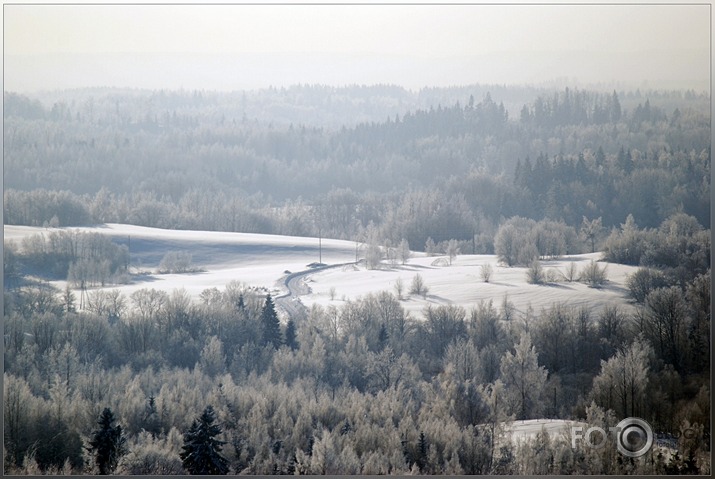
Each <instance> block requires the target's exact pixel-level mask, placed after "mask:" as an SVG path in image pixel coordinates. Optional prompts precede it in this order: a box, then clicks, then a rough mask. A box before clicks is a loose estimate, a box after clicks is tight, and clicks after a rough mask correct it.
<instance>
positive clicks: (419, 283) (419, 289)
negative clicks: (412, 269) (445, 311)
mask: <svg viewBox="0 0 715 479" xmlns="http://www.w3.org/2000/svg"><path fill="white" fill-rule="evenodd" d="M428 292H429V288H428V287H427V285H426V284H425V281H424V279H422V276H421V275H420V274H419V273H417V274H415V275H414V276H413V277H412V283H410V294H418V295H420V296H422V297H423V298H424V297H426V296H427V293H428Z"/></svg>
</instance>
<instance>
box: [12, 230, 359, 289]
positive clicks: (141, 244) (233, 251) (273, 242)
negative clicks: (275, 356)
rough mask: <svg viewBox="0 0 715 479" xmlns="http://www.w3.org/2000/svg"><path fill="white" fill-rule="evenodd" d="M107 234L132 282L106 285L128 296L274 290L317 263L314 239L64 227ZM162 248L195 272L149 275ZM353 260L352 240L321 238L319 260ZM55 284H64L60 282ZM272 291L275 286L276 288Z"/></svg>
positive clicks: (17, 235) (16, 234)
mask: <svg viewBox="0 0 715 479" xmlns="http://www.w3.org/2000/svg"><path fill="white" fill-rule="evenodd" d="M65 229H67V230H72V231H75V230H79V231H85V232H95V233H101V234H104V235H108V236H111V237H112V238H113V240H114V241H115V242H116V243H119V244H123V245H129V246H130V248H129V253H130V264H131V268H130V270H131V272H132V273H136V272H139V271H143V272H146V273H147V274H142V275H132V280H133V281H132V283H131V284H127V285H119V286H111V287H108V288H107V289H118V290H120V291H122V292H123V293H125V294H127V295H130V294H131V293H133V292H134V291H136V290H138V289H142V288H155V289H162V290H165V291H167V292H169V293H170V292H171V291H173V290H174V289H182V288H183V289H185V290H186V291H187V292H188V293H189V294H190V295H191V296H192V297H194V298H197V297H198V296H199V294H200V293H201V292H202V291H203V290H204V289H207V288H213V287H216V288H218V289H220V290H222V289H223V287H224V286H225V285H226V284H227V283H229V282H230V281H233V280H236V281H240V282H243V283H246V284H248V285H250V286H256V287H265V288H268V289H271V290H272V289H274V288H275V287H276V283H277V281H278V280H279V279H280V278H281V277H283V276H285V275H286V273H285V272H286V271H291V272H295V271H302V270H305V269H307V265H308V264H309V263H313V262H318V260H319V257H320V254H319V240H318V238H302V237H292V236H277V235H261V234H249V233H227V232H215V231H182V230H164V229H158V228H147V227H143V226H133V225H120V224H107V225H101V226H96V227H82V228H65ZM50 231H53V230H51V229H50V230H47V229H45V228H34V227H27V226H10V225H5V228H4V232H5V240H6V241H7V240H15V241H17V240H21V238H22V237H24V236H29V235H33V234H37V233H49V232H50ZM168 251H188V252H189V253H191V255H192V263H193V266H194V267H196V268H199V269H202V270H203V271H202V272H199V273H188V274H154V272H155V271H156V269H157V268H158V266H159V263H160V262H161V259H162V258H163V257H164V254H166V253H167V252H168ZM354 260H355V243H353V242H350V241H339V240H330V239H323V240H322V261H323V262H324V263H344V262H348V261H354ZM57 286H58V287H61V288H64V283H63V282H57ZM276 292H277V290H276Z"/></svg>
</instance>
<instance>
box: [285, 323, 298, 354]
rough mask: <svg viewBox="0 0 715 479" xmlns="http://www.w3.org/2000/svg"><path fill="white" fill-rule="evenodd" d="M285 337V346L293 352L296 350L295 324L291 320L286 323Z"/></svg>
mask: <svg viewBox="0 0 715 479" xmlns="http://www.w3.org/2000/svg"><path fill="white" fill-rule="evenodd" d="M285 337H286V346H288V347H290V348H291V349H292V350H294V351H295V350H296V349H298V338H297V332H296V329H295V323H294V322H293V320H292V319H291V320H289V321H288V324H286V332H285Z"/></svg>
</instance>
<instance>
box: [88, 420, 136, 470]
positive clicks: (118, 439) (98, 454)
mask: <svg viewBox="0 0 715 479" xmlns="http://www.w3.org/2000/svg"><path fill="white" fill-rule="evenodd" d="M97 423H98V424H99V429H98V430H96V431H94V433H93V434H92V440H91V441H89V445H90V447H89V448H88V449H89V451H90V452H92V453H93V454H94V455H95V461H96V463H97V467H99V473H100V474H111V473H112V472H114V469H115V468H116V467H117V463H118V462H119V458H120V457H122V456H123V455H124V454H126V452H127V451H126V448H125V444H126V438H125V437H124V436H123V435H122V426H120V425H119V424H117V425H116V426H113V425H112V423H114V414H113V413H112V410H111V409H109V408H104V411H102V414H101V415H100V416H99V421H97Z"/></svg>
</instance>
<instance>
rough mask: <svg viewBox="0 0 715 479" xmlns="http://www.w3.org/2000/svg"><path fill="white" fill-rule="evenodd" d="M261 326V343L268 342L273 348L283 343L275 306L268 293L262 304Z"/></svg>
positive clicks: (265, 343)
mask: <svg viewBox="0 0 715 479" xmlns="http://www.w3.org/2000/svg"><path fill="white" fill-rule="evenodd" d="M261 326H262V329H263V344H264V345H268V344H270V345H272V346H273V347H274V348H275V349H278V348H279V347H280V346H281V344H283V338H282V336H281V327H280V322H279V321H278V314H276V307H275V306H274V305H273V299H272V298H271V295H270V294H268V296H266V303H265V304H264V305H263V311H262V312H261Z"/></svg>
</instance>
